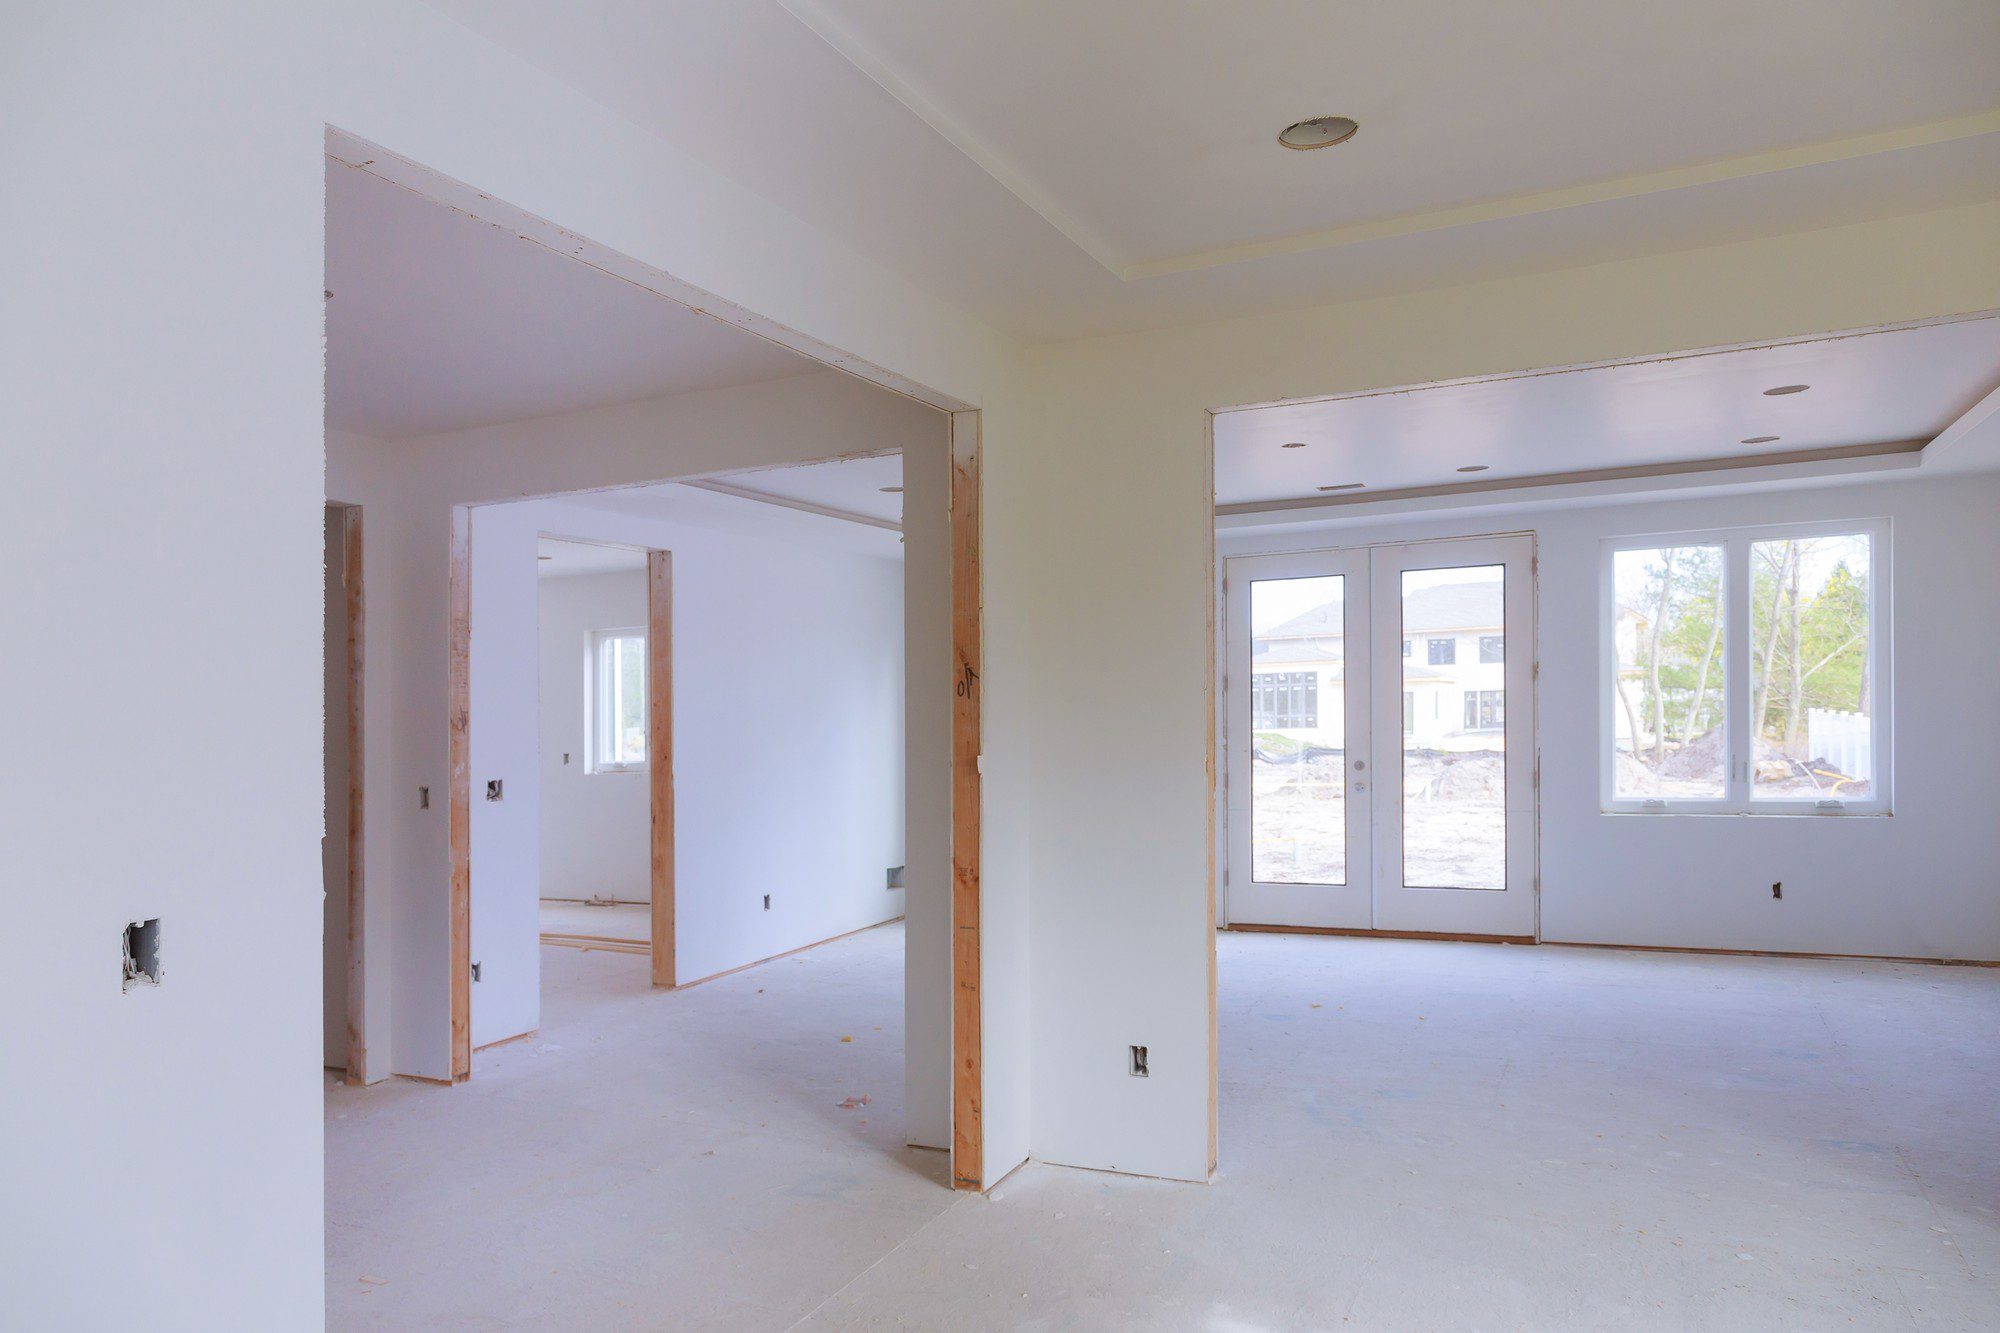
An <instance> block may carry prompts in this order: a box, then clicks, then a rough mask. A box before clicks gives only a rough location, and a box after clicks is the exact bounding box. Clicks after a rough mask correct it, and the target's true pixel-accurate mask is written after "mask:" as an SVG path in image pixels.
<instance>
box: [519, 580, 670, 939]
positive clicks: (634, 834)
mask: <svg viewBox="0 0 2000 1333" xmlns="http://www.w3.org/2000/svg"><path fill="white" fill-rule="evenodd" d="M536 588H537V599H536V600H537V616H538V621H539V626H538V629H537V631H536V632H537V636H538V649H539V654H540V666H539V694H540V703H539V705H538V707H539V712H538V716H539V718H540V723H541V727H540V740H539V744H540V747H541V748H540V772H541V786H540V798H541V814H540V819H541V835H540V836H541V851H540V866H541V877H540V883H539V893H540V896H541V897H544V898H571V899H576V900H579V901H584V902H587V901H589V900H590V899H593V898H609V899H612V900H614V901H617V902H622V903H643V902H651V901H652V884H651V880H652V843H651V839H650V837H649V832H650V830H651V828H652V819H653V812H652V801H651V794H650V791H649V789H648V787H647V782H646V775H645V774H644V773H643V772H639V773H593V772H591V771H590V766H589V763H588V761H587V757H586V752H585V749H584V737H585V735H586V734H587V729H588V726H589V723H588V719H587V715H586V711H585V710H586V709H587V708H588V707H589V703H588V699H589V693H590V691H589V689H588V688H587V686H586V682H587V681H588V680H589V678H590V643H591V635H592V633H594V632H595V631H597V630H607V629H633V628H638V629H640V630H643V629H644V628H645V625H646V571H645V570H643V569H633V570H620V571H618V572H616V573H611V574H577V575H572V576H567V577H561V578H544V579H539V580H537V582H536Z"/></svg>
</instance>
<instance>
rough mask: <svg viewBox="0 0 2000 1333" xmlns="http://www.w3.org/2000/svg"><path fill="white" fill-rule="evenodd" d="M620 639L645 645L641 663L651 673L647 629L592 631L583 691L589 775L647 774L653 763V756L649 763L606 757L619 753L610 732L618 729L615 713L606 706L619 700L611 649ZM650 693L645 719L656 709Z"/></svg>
mask: <svg viewBox="0 0 2000 1333" xmlns="http://www.w3.org/2000/svg"><path fill="white" fill-rule="evenodd" d="M620 639H637V640H638V641H639V643H640V644H641V657H640V660H641V662H642V663H644V664H646V665H647V667H648V669H650V663H646V659H645V656H644V647H643V645H644V644H645V642H646V629H645V626H643V625H641V626H634V627H630V628H626V629H594V630H592V631H590V641H589V646H588V648H587V649H586V656H585V659H584V691H583V736H584V746H583V749H584V765H583V771H584V773H585V774H587V775H595V774H600V773H644V772H645V771H646V770H647V768H648V766H649V763H650V761H651V759H652V755H651V754H650V753H649V754H648V755H647V756H646V758H645V759H641V760H639V761H638V762H637V763H631V762H627V761H621V760H615V759H607V758H606V757H605V756H606V755H607V754H610V753H615V747H614V746H613V745H612V744H611V733H610V728H611V727H612V726H614V725H615V719H614V717H613V713H614V711H615V710H614V709H613V708H611V707H609V706H607V704H606V701H607V700H608V699H611V698H614V697H615V691H614V689H613V688H612V683H611V677H612V671H613V668H612V665H611V654H610V653H609V652H608V651H607V649H608V647H609V645H611V644H612V643H614V642H616V641H618V640H620ZM649 693H650V691H649V690H641V691H640V697H639V708H640V714H641V716H644V715H645V712H646V710H647V709H649V708H650V707H651V706H652V701H651V699H649V698H648V697H647V695H648V694H649Z"/></svg>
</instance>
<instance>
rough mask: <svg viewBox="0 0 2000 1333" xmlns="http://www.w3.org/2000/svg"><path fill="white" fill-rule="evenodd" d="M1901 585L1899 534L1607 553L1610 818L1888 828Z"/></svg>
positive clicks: (1868, 530) (1826, 530)
mask: <svg viewBox="0 0 2000 1333" xmlns="http://www.w3.org/2000/svg"><path fill="white" fill-rule="evenodd" d="M1890 586H1891V584H1890V577H1889V525H1888V524H1887V523H1886V522H1849V523H1837V524H1800V525H1791V526H1781V527H1771V528H1731V529H1725V530H1722V531H1712V532H1698V533H1686V534H1680V535H1677V536H1671V537H1659V536H1649V537H1646V538H1644V539H1642V540H1635V541H1631V542H1623V543H1621V542H1616V541H1613V542H1607V543H1605V547H1604V566H1603V583H1602V593H1601V602H1600V623H1601V625H1602V630H1601V632H1602V634H1603V648H1602V662H1603V665H1602V667H1601V668H1600V669H1601V670H1602V671H1603V672H1604V675H1603V677H1602V679H1603V682H1604V684H1603V687H1602V688H1603V691H1604V694H1603V712H1602V714H1601V718H1602V727H1603V736H1604V740H1603V742H1602V747H1603V748H1602V750H1601V751H1600V753H1601V755H1602V763H1603V776H1602V799H1603V808H1604V809H1605V810H1607V811H1611V812H1614V813H1635V814H1654V813H1658V814H1671V813H1676V812H1683V811H1686V812H1700V811H1728V812H1734V813H1739V814H1822V815H1826V814H1886V813H1888V811H1889V808H1890V791H1889V787H1890V781H1891V778H1892V777H1893V774H1892V773H1891V772H1890V768H1889V762H1890V760H1889V757H1890V754H1891V753H1892V752H1891V749H1890V744H1889V740H1890V724H1891V719H1890V716H1889V701H1890V699H1891V697H1892V696H1891V693H1890V689H1889V669H1890V655H1889V644H1888V642H1887V635H1886V634H1884V633H1882V632H1881V631H1882V628H1883V627H1885V626H1886V625H1887V624H1888V615H1889V602H1888V599H1889V596H1890V592H1889V589H1890ZM1746 637H1747V640H1748V641H1747V642H1744V641H1743V639H1744V638H1746Z"/></svg>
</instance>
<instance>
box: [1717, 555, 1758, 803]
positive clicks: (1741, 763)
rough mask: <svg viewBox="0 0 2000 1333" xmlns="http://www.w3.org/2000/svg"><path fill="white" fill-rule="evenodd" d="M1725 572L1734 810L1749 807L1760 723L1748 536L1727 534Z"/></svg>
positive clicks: (1727, 725)
mask: <svg viewBox="0 0 2000 1333" xmlns="http://www.w3.org/2000/svg"><path fill="white" fill-rule="evenodd" d="M1726 559H1727V578H1726V579H1725V582H1724V591H1723V614H1724V615H1725V616H1726V617H1727V619H1728V629H1727V630H1726V631H1725V632H1724V639H1725V644H1724V646H1725V647H1726V648H1727V649H1728V651H1727V652H1726V653H1724V654H1723V664H1722V699H1723V711H1724V717H1723V738H1724V739H1725V740H1726V741H1727V742H1728V752H1729V772H1728V775H1727V780H1726V783H1725V785H1724V788H1723V790H1724V791H1725V792H1726V793H1727V799H1728V802H1729V806H1730V808H1731V809H1732V810H1748V809H1749V808H1750V781H1751V767H1750V756H1751V751H1752V744H1753V738H1754V737H1755V735H1756V725H1755V721H1754V719H1752V718H1751V716H1750V696H1751V693H1752V682H1753V681H1754V680H1755V678H1756V677H1755V671H1754V669H1753V659H1752V656H1751V655H1752V653H1753V652H1754V651H1755V650H1754V647H1753V644H1754V635H1753V628H1754V623H1755V618H1754V616H1753V614H1752V610H1751V601H1750V593H1751V579H1750V538H1749V537H1748V536H1746V535H1742V534H1737V535H1733V536H1731V537H1730V538H1729V539H1728V543H1727V551H1726Z"/></svg>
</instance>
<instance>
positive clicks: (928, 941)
mask: <svg viewBox="0 0 2000 1333" xmlns="http://www.w3.org/2000/svg"><path fill="white" fill-rule="evenodd" d="M949 444H950V441H949V440H948V438H947V437H946V436H945V435H944V434H943V433H939V434H937V435H934V436H932V437H931V438H929V439H926V440H921V441H915V442H912V443H910V444H907V445H905V446H904V448H903V536H904V540H905V541H906V543H907V547H906V549H907V550H908V551H912V552H919V553H921V552H948V551H949V550H950V546H951V458H950V453H949ZM903 677H904V679H905V680H907V681H914V682H922V681H943V682H947V688H945V689H942V690H937V689H923V688H915V689H905V690H904V692H903V773H904V783H903V791H904V795H903V811H904V815H903V828H904V834H903V853H904V856H905V858H906V865H905V871H904V877H903V883H904V891H903V892H904V904H903V1116H904V1135H905V1137H906V1138H907V1139H908V1141H909V1142H911V1143H914V1144H917V1145H919V1146H921V1147H926V1148H947V1149H948V1148H949V1147H950V1146H951V1093H952V1077H951V703H952V701H951V691H950V688H949V682H950V681H951V680H952V677H953V673H952V651H951V563H950V561H949V559H942V560H941V559H935V558H932V559H925V558H922V557H921V555H918V556H912V557H911V558H908V559H905V560H904V561H903Z"/></svg>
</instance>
